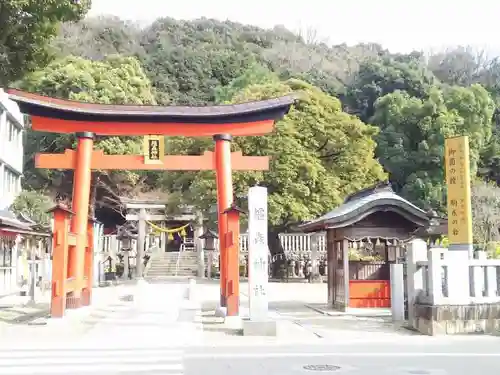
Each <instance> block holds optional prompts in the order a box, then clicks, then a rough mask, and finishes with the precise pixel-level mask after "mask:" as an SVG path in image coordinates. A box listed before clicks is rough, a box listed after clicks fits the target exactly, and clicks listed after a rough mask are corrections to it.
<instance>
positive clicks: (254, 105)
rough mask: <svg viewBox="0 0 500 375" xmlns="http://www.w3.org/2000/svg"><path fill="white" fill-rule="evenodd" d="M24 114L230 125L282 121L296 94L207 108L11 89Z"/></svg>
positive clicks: (122, 120) (80, 119)
mask: <svg viewBox="0 0 500 375" xmlns="http://www.w3.org/2000/svg"><path fill="white" fill-rule="evenodd" d="M8 93H9V97H10V99H11V100H13V101H15V102H17V103H18V105H19V107H20V109H21V112H23V113H26V114H29V115H32V116H38V117H44V118H52V119H59V120H69V121H93V122H129V123H130V122H134V123H140V122H148V123H183V124H204V123H207V124H214V123H217V124H229V123H251V122H260V121H268V120H279V119H281V118H282V117H283V116H284V115H285V114H287V113H288V111H289V109H290V106H291V105H292V104H293V103H294V101H295V98H294V97H293V96H292V95H288V96H283V97H278V98H273V99H268V100H261V101H253V102H248V103H242V104H227V105H214V106H204V107H189V106H152V105H108V104H93V103H84V102H78V101H71V100H64V99H57V98H51V97H48V96H43V95H38V94H33V93H29V92H25V91H21V90H17V89H9V90H8Z"/></svg>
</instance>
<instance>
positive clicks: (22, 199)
mask: <svg viewBox="0 0 500 375" xmlns="http://www.w3.org/2000/svg"><path fill="white" fill-rule="evenodd" d="M52 206H53V204H52V200H51V199H50V198H49V197H48V196H46V195H44V194H43V193H42V192H38V191H32V190H28V191H23V192H21V194H19V195H18V196H17V197H16V199H15V200H14V203H13V204H12V206H11V207H10V209H11V210H12V211H13V212H15V213H18V214H24V215H27V216H28V217H29V218H30V219H32V220H34V221H35V222H36V223H37V224H41V225H48V224H50V214H48V213H47V211H48V210H49V209H50V208H52Z"/></svg>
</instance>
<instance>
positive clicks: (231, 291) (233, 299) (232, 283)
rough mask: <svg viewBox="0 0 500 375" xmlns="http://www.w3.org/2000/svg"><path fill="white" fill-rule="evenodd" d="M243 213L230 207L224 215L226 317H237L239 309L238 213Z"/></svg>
mask: <svg viewBox="0 0 500 375" xmlns="http://www.w3.org/2000/svg"><path fill="white" fill-rule="evenodd" d="M242 212H243V211H242V210H241V209H240V208H238V207H236V206H234V205H233V206H231V207H230V208H229V209H227V210H226V211H225V212H224V213H225V216H226V217H225V219H226V220H227V231H228V232H227V233H226V238H225V244H226V250H227V255H226V259H227V286H226V292H227V294H226V296H227V316H238V315H239V307H240V253H239V250H240V246H239V238H240V213H242Z"/></svg>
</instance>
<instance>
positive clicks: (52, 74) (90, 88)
mask: <svg viewBox="0 0 500 375" xmlns="http://www.w3.org/2000/svg"><path fill="white" fill-rule="evenodd" d="M22 88H24V89H26V90H28V91H32V92H38V93H41V94H44V95H48V96H52V97H58V98H65V99H71V100H78V101H85V102H92V103H104V104H138V105H142V104H154V103H155V99H154V93H153V90H152V88H151V84H150V82H149V80H148V78H147V77H146V75H145V74H144V72H143V70H142V67H141V65H140V63H139V61H138V60H137V59H135V58H132V57H120V56H110V57H108V58H106V59H105V60H103V61H89V60H85V59H82V58H79V57H73V56H69V57H66V58H63V59H61V60H58V61H54V62H53V63H51V64H49V65H48V66H47V67H46V68H45V69H43V70H41V71H37V72H34V73H32V74H30V75H29V76H28V77H26V79H25V80H24V81H23V82H22ZM74 146H75V139H74V137H73V136H72V135H67V134H51V133H38V132H34V131H31V130H29V131H28V133H27V142H26V150H25V160H26V165H25V175H26V179H25V185H27V186H28V187H31V188H35V189H55V190H58V191H61V192H65V193H67V194H69V193H70V188H71V183H70V181H71V174H70V173H68V171H56V170H52V171H49V170H40V169H35V168H34V163H33V162H34V154H35V153H36V152H62V151H63V150H64V149H65V148H73V147H74ZM96 147H97V148H100V149H102V150H104V151H105V153H107V154H135V153H140V150H141V141H140V138H139V137H99V138H97V140H96ZM145 176H147V174H142V173H135V172H129V171H119V172H113V173H107V172H102V173H101V174H100V176H99V181H100V183H101V185H102V186H101V187H103V188H105V189H107V190H108V193H109V194H114V195H118V194H120V193H123V192H127V191H131V190H132V189H134V188H137V189H141V188H143V187H144V184H142V183H139V182H140V181H142V180H144V178H145Z"/></svg>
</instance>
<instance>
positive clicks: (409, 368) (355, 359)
mask: <svg viewBox="0 0 500 375" xmlns="http://www.w3.org/2000/svg"><path fill="white" fill-rule="evenodd" d="M184 358H185V359H184V374H186V375H202V374H218V375H230V374H231V375H232V374H238V375H267V374H269V375H271V374H272V375H282V374H311V375H313V374H334V373H335V374H337V373H339V374H340V373H349V374H353V375H358V374H359V375H368V374H370V375H375V374H376V375H385V374H387V375H389V374H393V375H396V374H398V375H399V374H401V375H403V374H414V375H427V374H428V375H434V374H436V375H445V374H453V375H472V374H476V373H477V374H482V375H489V374H491V375H493V374H495V375H496V374H499V373H500V338H489V337H481V338H477V339H476V338H472V339H467V338H458V339H455V340H453V341H451V340H449V338H448V339H438V340H432V339H430V340H427V338H426V339H424V340H419V339H417V340H412V342H411V343H397V342H395V343H365V344H363V343H357V344H350V345H338V346H332V345H313V346H311V345H308V346H290V347H279V348H278V347H255V346H254V347H233V348H212V349H207V348H190V349H188V350H187V351H186V352H185V356H184Z"/></svg>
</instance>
